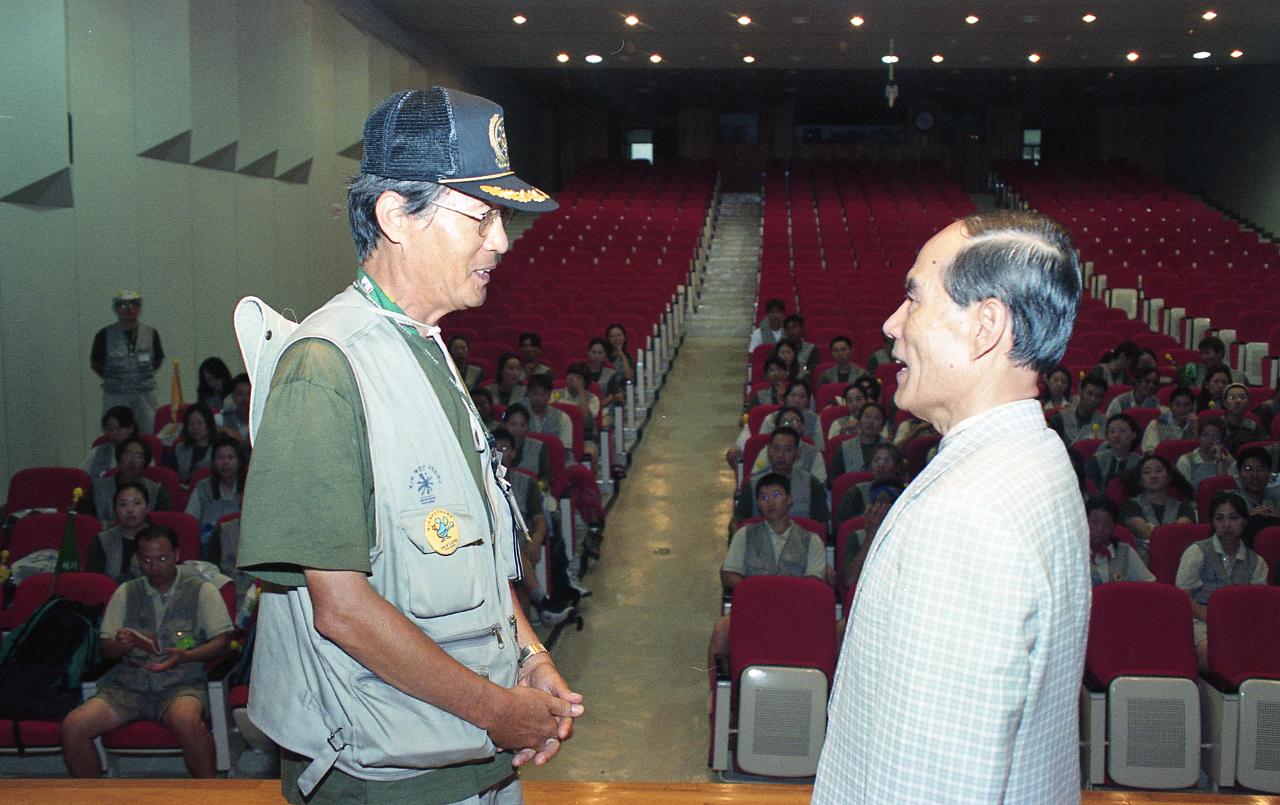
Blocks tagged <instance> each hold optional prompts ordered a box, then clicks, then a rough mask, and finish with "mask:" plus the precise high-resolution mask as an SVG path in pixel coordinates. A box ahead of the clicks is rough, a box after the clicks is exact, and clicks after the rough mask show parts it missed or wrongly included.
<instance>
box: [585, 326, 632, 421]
mask: <svg viewBox="0 0 1280 805" xmlns="http://www.w3.org/2000/svg"><path fill="white" fill-rule="evenodd" d="M608 358H609V345H608V344H606V343H605V340H604V339H603V338H593V339H591V341H590V342H588V343H587V369H588V375H587V382H588V383H599V384H600V391H602V392H603V393H604V399H603V400H601V404H602V405H604V407H605V408H606V410H607V409H608V408H610V407H612V406H614V405H621V404H622V403H623V402H625V400H626V395H624V394H623V393H622V375H621V374H619V373H618V372H617V371H616V370H615V369H614V368H613V367H612V366H610V365H609V364H608V363H606V361H607V360H608Z"/></svg>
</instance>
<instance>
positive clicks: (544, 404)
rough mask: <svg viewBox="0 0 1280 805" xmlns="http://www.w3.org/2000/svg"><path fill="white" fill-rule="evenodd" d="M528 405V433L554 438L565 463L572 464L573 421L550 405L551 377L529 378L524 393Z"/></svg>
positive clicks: (573, 458)
mask: <svg viewBox="0 0 1280 805" xmlns="http://www.w3.org/2000/svg"><path fill="white" fill-rule="evenodd" d="M526 394H527V395H528V399H527V400H526V402H528V404H529V432H530V433H546V434H548V435H551V436H555V437H556V438H558V439H559V440H560V443H561V444H563V445H564V455H565V462H566V463H574V462H576V461H577V457H576V456H574V454H573V420H571V419H569V415H568V414H566V413H565V412H564V411H561V410H560V409H559V408H556V407H555V406H554V405H552V404H551V375H548V374H543V373H541V372H539V373H537V374H535V375H533V376H531V377H530V378H529V382H528V391H527V392H526Z"/></svg>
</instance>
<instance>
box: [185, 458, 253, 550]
mask: <svg viewBox="0 0 1280 805" xmlns="http://www.w3.org/2000/svg"><path fill="white" fill-rule="evenodd" d="M240 449H241V448H240V443H239V442H237V441H236V440H235V439H229V438H227V437H226V436H223V437H222V438H221V439H218V440H217V441H216V442H214V443H213V451H212V452H213V471H212V472H211V473H209V475H208V476H206V477H204V478H201V479H200V481H199V482H198V483H197V484H196V485H195V486H194V487H192V488H191V497H190V498H189V499H188V500H187V514H189V515H191V516H192V517H194V518H196V522H198V523H200V545H201V553H202V556H201V557H200V558H201V559H204V560H205V561H207V562H213V563H214V564H218V563H219V561H220V558H219V557H218V556H216V555H214V554H213V553H211V552H210V550H209V538H210V537H211V536H212V535H213V528H214V526H216V525H217V524H218V520H219V518H222V517H225V516H226V515H228V514H235V513H236V512H238V511H240V501H241V499H242V498H243V497H244V478H245V471H246V470H247V469H248V467H246V466H245V463H244V460H243V458H242V456H241V453H240Z"/></svg>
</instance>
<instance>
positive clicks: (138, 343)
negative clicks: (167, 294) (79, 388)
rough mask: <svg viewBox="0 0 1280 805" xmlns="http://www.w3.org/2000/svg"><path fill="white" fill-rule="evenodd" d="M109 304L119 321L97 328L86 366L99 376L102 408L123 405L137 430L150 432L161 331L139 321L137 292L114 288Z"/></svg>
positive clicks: (154, 402)
mask: <svg viewBox="0 0 1280 805" xmlns="http://www.w3.org/2000/svg"><path fill="white" fill-rule="evenodd" d="M111 305H112V307H113V308H115V311H116V318H117V319H118V321H116V323H115V324H110V325H107V326H106V327H103V328H102V329H101V330H99V331H98V334H97V335H95V336H94V337H93V346H92V347H91V348H90V351H89V366H90V368H92V369H93V371H94V373H95V374H97V375H98V377H100V378H102V410H103V411H106V410H108V409H109V408H111V407H113V406H116V405H123V406H126V407H128V408H130V409H131V410H132V411H133V416H134V419H135V420H137V422H138V430H139V432H141V433H153V432H154V431H155V420H156V395H155V388H156V381H155V371H156V370H157V369H159V368H160V364H161V363H163V362H164V349H163V348H162V347H161V346H160V334H159V333H157V332H156V331H155V329H154V328H151V327H148V326H147V325H145V324H142V323H141V322H139V321H138V316H139V314H140V313H141V312H142V297H141V296H140V295H139V294H138V292H137V291H117V292H116V295H115V297H114V298H113V299H112V300H111Z"/></svg>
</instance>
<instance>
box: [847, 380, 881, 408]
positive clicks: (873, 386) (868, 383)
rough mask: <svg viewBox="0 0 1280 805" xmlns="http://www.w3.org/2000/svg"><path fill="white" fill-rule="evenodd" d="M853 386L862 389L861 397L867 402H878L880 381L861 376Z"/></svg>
mask: <svg viewBox="0 0 1280 805" xmlns="http://www.w3.org/2000/svg"><path fill="white" fill-rule="evenodd" d="M853 385H855V386H857V387H858V388H860V389H862V396H864V397H866V398H867V402H873V403H878V402H880V391H881V388H880V381H879V380H876V379H875V377H873V376H871V375H863V376H862V377H860V378H858V379H857V380H855V381H853Z"/></svg>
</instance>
